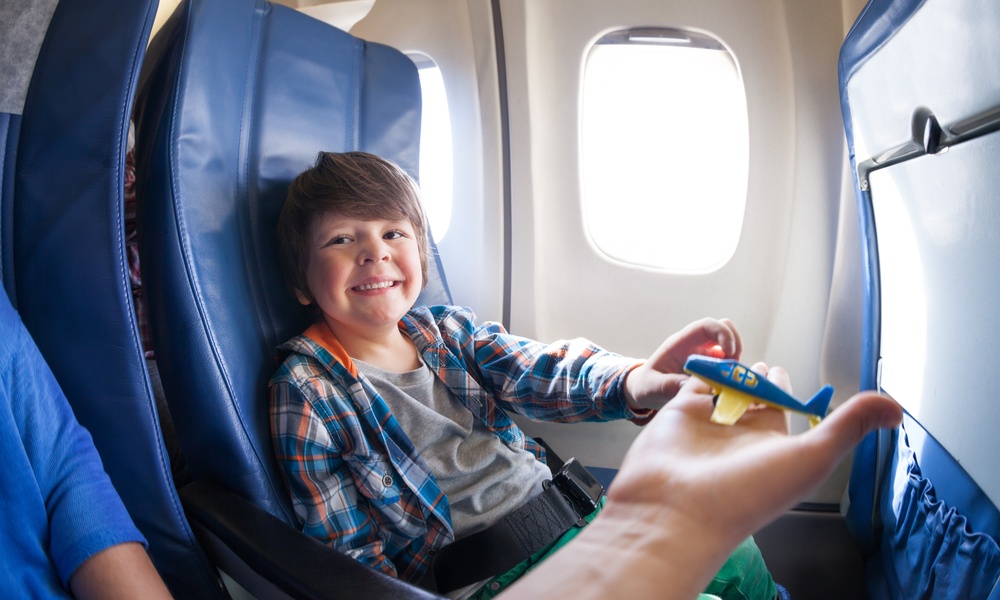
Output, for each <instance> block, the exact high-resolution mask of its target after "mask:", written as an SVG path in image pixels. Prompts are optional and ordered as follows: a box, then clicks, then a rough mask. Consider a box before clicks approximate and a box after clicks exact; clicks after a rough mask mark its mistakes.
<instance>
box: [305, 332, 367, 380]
mask: <svg viewBox="0 0 1000 600" xmlns="http://www.w3.org/2000/svg"><path fill="white" fill-rule="evenodd" d="M302 335H304V336H306V337H307V338H309V339H311V340H312V341H314V342H316V343H317V344H319V345H320V346H323V348H324V349H325V350H326V351H327V352H329V353H330V354H332V355H333V358H334V359H335V360H336V361H337V362H339V363H340V364H342V365H344V367H345V368H347V370H348V371H349V372H350V373H351V375H353V376H354V377H357V376H358V368H357V367H356V366H355V365H354V361H353V360H351V357H350V356H348V355H347V350H344V347H343V346H342V345H341V344H340V340H338V339H337V336H336V335H334V333H333V330H332V329H330V326H329V325H327V324H326V321H323V320H320V321H317V322H315V323H313V324H312V325H310V326H309V328H308V329H306V330H305V331H304V332H303V333H302Z"/></svg>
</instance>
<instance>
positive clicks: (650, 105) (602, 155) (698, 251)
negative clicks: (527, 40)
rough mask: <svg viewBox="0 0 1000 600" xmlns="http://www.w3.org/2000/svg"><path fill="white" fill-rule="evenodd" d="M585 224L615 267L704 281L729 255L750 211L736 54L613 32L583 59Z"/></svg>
mask: <svg viewBox="0 0 1000 600" xmlns="http://www.w3.org/2000/svg"><path fill="white" fill-rule="evenodd" d="M583 86H584V89H583V100H582V102H583V108H582V122H581V138H582V142H581V173H582V175H581V183H582V202H583V212H584V219H585V222H586V227H587V230H588V232H589V234H590V237H591V239H592V240H593V242H594V244H595V245H596V246H597V248H599V249H600V250H601V251H602V252H603V253H604V254H606V255H607V256H609V257H610V258H612V259H615V260H618V261H622V262H625V263H629V264H632V265H636V266H642V267H646V268H651V269H657V270H664V271H670V272H675V273H708V272H711V271H714V270H716V269H718V268H720V267H722V266H723V265H724V264H725V263H726V262H727V261H728V260H729V259H730V258H731V257H732V256H733V253H734V252H735V251H736V245H737V243H738V242H739V238H740V230H741V229H742V226H743V212H744V208H745V205H746V191H747V172H748V165H749V133H748V129H749V128H748V125H747V106H746V94H745V92H744V88H743V81H742V79H741V77H740V73H739V69H738V67H737V66H736V62H735V60H734V59H733V57H732V55H731V54H730V53H729V52H728V51H727V50H726V49H725V47H724V46H723V45H722V44H721V43H720V42H719V41H717V40H715V39H714V38H711V37H708V36H705V35H702V34H697V33H693V32H687V31H679V30H670V29H643V30H630V31H623V32H616V33H614V34H609V35H608V36H605V37H604V38H602V39H601V40H600V41H598V43H597V44H595V45H594V46H593V47H592V48H591V50H590V52H589V53H588V56H587V62H586V70H585V72H584V83H583Z"/></svg>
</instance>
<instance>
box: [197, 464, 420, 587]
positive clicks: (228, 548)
mask: <svg viewBox="0 0 1000 600" xmlns="http://www.w3.org/2000/svg"><path fill="white" fill-rule="evenodd" d="M180 497H181V502H182V503H183V505H184V510H185V512H186V513H187V517H188V520H189V522H190V523H191V527H192V529H193V530H194V533H195V535H196V536H197V537H198V540H199V541H200V542H201V544H202V546H203V547H204V549H205V552H206V554H207V555H208V557H209V560H211V561H212V563H213V564H214V565H215V566H216V567H217V568H218V569H219V570H220V571H222V572H224V573H225V574H226V575H228V576H229V577H230V578H232V579H233V581H235V582H236V583H237V584H239V585H240V586H242V587H243V588H244V589H246V590H247V591H248V592H250V593H251V594H253V595H254V596H256V597H257V598H261V599H263V598H305V599H322V598H337V599H350V598H358V599H362V598H363V599H366V600H374V599H380V598H385V599H394V600H395V599H413V600H424V599H432V598H440V596H437V595H435V594H433V593H431V592H428V591H426V590H423V589H421V588H419V587H417V586H415V585H412V584H409V583H406V582H404V581H400V580H398V579H395V578H393V577H390V576H388V575H386V574H384V573H382V572H380V571H377V570H375V569H372V568H371V567H368V566H367V565H364V564H362V563H360V562H358V561H356V560H354V559H352V558H350V557H348V556H346V555H345V554H343V553H342V552H339V551H337V550H334V549H333V548H330V547H329V546H326V545H325V544H323V543H321V542H320V541H318V540H316V539H314V538H311V537H309V536H307V535H305V534H303V533H302V532H300V531H298V530H297V529H295V528H294V527H292V526H290V525H288V524H287V523H285V522H284V521H281V520H280V519H278V518H276V517H274V516H273V515H271V514H269V513H267V512H266V511H264V510H262V509H261V508H259V507H257V506H256V505H255V504H253V503H252V502H249V501H248V500H246V499H244V498H243V497H241V496H239V495H238V494H236V493H235V492H232V491H230V490H228V489H226V488H225V487H223V486H221V485H219V484H217V483H214V482H211V481H197V482H194V483H191V484H189V485H187V486H185V487H184V488H182V489H181V490H180Z"/></svg>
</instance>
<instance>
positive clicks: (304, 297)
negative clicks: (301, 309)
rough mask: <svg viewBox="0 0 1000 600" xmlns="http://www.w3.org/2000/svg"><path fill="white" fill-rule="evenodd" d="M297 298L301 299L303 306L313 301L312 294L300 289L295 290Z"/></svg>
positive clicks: (300, 302)
mask: <svg viewBox="0 0 1000 600" xmlns="http://www.w3.org/2000/svg"><path fill="white" fill-rule="evenodd" d="M295 298H296V299H297V300H298V301H299V304H301V305H302V306H309V305H310V304H312V303H313V299H312V296H310V295H309V294H307V293H305V292H303V291H302V290H300V289H296V290H295Z"/></svg>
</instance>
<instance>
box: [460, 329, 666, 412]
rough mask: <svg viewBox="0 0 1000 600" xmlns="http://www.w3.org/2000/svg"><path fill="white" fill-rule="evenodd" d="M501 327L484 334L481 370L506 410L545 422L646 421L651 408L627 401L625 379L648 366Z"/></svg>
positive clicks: (586, 344) (582, 344) (580, 343)
mask: <svg viewBox="0 0 1000 600" xmlns="http://www.w3.org/2000/svg"><path fill="white" fill-rule="evenodd" d="M494 327H495V328H499V327H500V326H499V325H496V324H492V323H491V324H487V325H486V326H484V328H482V329H481V330H480V333H481V334H482V333H485V334H486V335H480V336H479V337H478V339H477V342H476V359H477V363H478V365H479V368H480V370H481V372H482V374H483V376H484V378H486V379H487V380H488V381H489V383H490V384H491V385H492V386H493V389H494V391H495V396H496V398H497V401H498V402H499V403H500V404H502V405H503V406H504V407H505V408H509V409H511V410H514V411H516V412H518V413H520V414H523V415H525V416H528V417H531V418H533V419H538V420H542V421H559V422H567V423H572V422H578V421H611V420H615V419H631V420H634V421H637V422H645V421H646V420H648V419H649V418H650V417H651V416H652V412H653V411H651V410H649V409H644V408H640V407H633V406H630V405H629V404H628V403H627V399H626V395H625V380H626V377H627V376H628V374H629V372H630V371H632V370H633V369H635V368H636V367H637V366H639V365H641V364H642V361H639V360H636V359H634V358H628V357H624V356H620V355H618V354H615V353H613V352H608V351H607V350H604V349H603V348H601V347H599V346H597V345H595V344H593V343H592V342H590V341H588V340H585V339H582V338H577V339H572V340H559V341H557V342H554V343H552V344H544V343H542V342H537V341H534V340H530V339H527V338H522V337H518V336H514V335H510V334H508V333H506V332H505V331H503V330H502V328H500V330H499V331H489V329H490V328H494Z"/></svg>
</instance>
